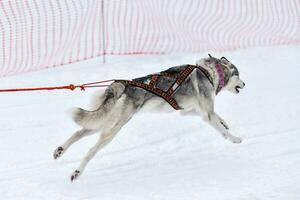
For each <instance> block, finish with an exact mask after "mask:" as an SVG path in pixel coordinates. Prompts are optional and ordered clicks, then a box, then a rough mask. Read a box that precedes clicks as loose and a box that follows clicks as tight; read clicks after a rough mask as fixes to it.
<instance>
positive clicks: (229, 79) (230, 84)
mask: <svg viewBox="0 0 300 200" xmlns="http://www.w3.org/2000/svg"><path fill="white" fill-rule="evenodd" d="M208 55H209V58H204V59H201V60H199V61H198V62H197V65H200V66H203V67H205V68H210V69H212V71H214V72H215V73H216V74H218V73H217V69H216V66H217V65H219V66H221V69H222V70H223V72H224V86H223V88H222V90H228V91H230V92H232V93H235V94H237V93H239V92H240V89H243V88H244V86H245V83H244V82H243V81H242V80H241V79H240V75H239V71H238V69H237V68H236V66H235V65H233V64H232V63H231V62H230V61H229V60H227V59H226V58H225V57H222V58H220V59H218V58H215V57H212V56H211V55H210V54H208Z"/></svg>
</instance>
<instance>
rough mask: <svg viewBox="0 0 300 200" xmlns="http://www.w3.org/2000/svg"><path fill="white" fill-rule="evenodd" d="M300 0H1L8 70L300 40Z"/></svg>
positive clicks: (0, 38)
mask: <svg viewBox="0 0 300 200" xmlns="http://www.w3.org/2000/svg"><path fill="white" fill-rule="evenodd" d="M299 11H300V1H299V0H264V1H260V0H243V1H236V0H209V1H207V0H168V1H165V0H84V1H83V0H22V1H19V0H0V44H1V45H0V76H6V75H11V74H16V73H21V72H28V71H33V70H38V69H44V68H49V67H56V66H60V65H64V64H69V63H73V62H77V61H81V60H86V59H90V58H94V57H97V56H101V55H103V54H108V55H113V54H117V55H128V54H166V53H172V52H204V51H209V50H215V51H228V50H235V49H239V48H246V47H254V46H270V45H289V44H300V12H299Z"/></svg>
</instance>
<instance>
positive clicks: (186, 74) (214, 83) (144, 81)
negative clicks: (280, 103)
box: [53, 55, 245, 181]
mask: <svg viewBox="0 0 300 200" xmlns="http://www.w3.org/2000/svg"><path fill="white" fill-rule="evenodd" d="M244 86H245V83H244V82H243V81H242V80H241V79H240V78H239V72H238V70H237V68H236V67H235V66H234V65H233V64H232V63H231V62H229V61H228V60H227V59H226V58H224V57H222V58H221V59H217V58H215V57H212V56H211V55H209V57H208V58H204V59H201V60H199V61H197V63H196V65H181V66H177V67H172V68H170V69H168V70H166V71H163V72H160V73H156V74H153V75H148V76H145V77H142V78H137V79H133V80H132V81H126V80H115V82H114V83H112V84H111V85H110V86H109V87H108V88H107V89H106V91H105V92H104V94H102V95H101V96H98V97H97V98H96V99H95V100H94V102H93V104H94V109H93V111H86V110H83V109H81V108H76V109H74V111H73V119H74V121H75V122H76V123H77V124H78V125H80V126H81V127H82V129H81V130H79V131H77V132H76V133H74V134H73V135H72V136H71V137H70V138H69V139H68V140H67V141H66V142H65V143H64V144H63V145H61V146H59V147H58V148H57V149H56V150H55V151H54V155H53V156H54V158H55V159H57V158H58V157H60V156H61V155H62V154H63V153H64V152H66V150H67V149H68V148H69V147H70V146H71V145H72V144H73V143H74V142H76V141H78V140H80V139H81V138H83V137H85V136H88V135H91V134H94V133H97V132H101V134H100V135H99V139H98V141H97V142H96V144H95V145H94V146H93V147H92V148H91V149H90V150H89V151H88V153H87V154H86V156H85V157H84V159H83V160H82V162H81V164H80V166H79V167H78V168H77V169H76V170H75V171H74V173H73V174H72V175H71V181H73V180H75V179H76V178H78V177H79V176H80V175H81V174H82V173H83V171H84V168H85V167H86V165H87V163H88V162H89V161H90V160H91V159H92V158H93V157H94V156H95V154H96V153H97V152H98V151H99V150H100V149H101V148H102V147H104V146H105V145H106V144H108V143H109V142H110V141H111V140H112V139H113V138H114V136H115V135H116V134H117V133H118V131H119V130H120V129H121V128H122V126H124V125H125V124H126V123H127V122H128V121H129V120H130V118H131V117H132V116H133V115H134V114H135V113H137V112H138V111H140V110H141V109H142V108H145V107H148V106H151V110H154V109H156V110H159V111H162V110H179V112H180V113H182V114H197V115H202V117H203V119H204V120H205V121H206V122H208V124H210V125H211V126H212V127H214V128H215V129H216V130H217V131H218V132H220V134H221V135H222V136H223V137H224V138H225V139H228V140H230V141H231V142H233V143H240V142H241V141H242V140H241V139H240V138H238V137H236V136H233V135H231V134H230V133H229V131H228V129H229V127H228V125H227V124H226V122H225V121H224V120H223V119H222V118H221V117H220V116H219V115H218V114H217V113H216V112H215V110H214V99H215V96H216V94H218V93H219V92H220V91H224V90H229V91H231V92H233V93H239V90H240V89H242V88H243V87H244ZM172 107H173V108H172Z"/></svg>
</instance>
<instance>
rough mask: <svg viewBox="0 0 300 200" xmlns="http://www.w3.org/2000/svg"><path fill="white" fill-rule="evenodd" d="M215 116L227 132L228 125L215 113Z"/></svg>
mask: <svg viewBox="0 0 300 200" xmlns="http://www.w3.org/2000/svg"><path fill="white" fill-rule="evenodd" d="M215 114H216V115H217V116H218V118H219V121H220V122H221V124H222V125H223V126H224V127H225V128H226V129H227V130H229V126H228V124H227V123H226V122H225V120H224V119H222V117H220V116H219V115H218V114H217V113H215Z"/></svg>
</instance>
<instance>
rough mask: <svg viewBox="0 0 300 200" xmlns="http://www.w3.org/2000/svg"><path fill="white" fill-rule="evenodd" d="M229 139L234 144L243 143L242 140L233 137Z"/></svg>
mask: <svg viewBox="0 0 300 200" xmlns="http://www.w3.org/2000/svg"><path fill="white" fill-rule="evenodd" d="M228 139H229V140H230V141H231V142H232V143H236V144H238V143H241V142H242V141H243V140H242V138H239V137H235V136H231V137H229V138H228Z"/></svg>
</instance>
